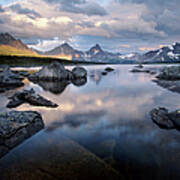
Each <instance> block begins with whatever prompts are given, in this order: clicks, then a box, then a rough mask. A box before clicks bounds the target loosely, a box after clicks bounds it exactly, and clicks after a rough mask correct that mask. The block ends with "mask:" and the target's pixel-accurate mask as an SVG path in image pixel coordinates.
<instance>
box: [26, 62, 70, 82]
mask: <svg viewBox="0 0 180 180" xmlns="http://www.w3.org/2000/svg"><path fill="white" fill-rule="evenodd" d="M28 78H29V79H30V80H32V81H59V80H71V79H72V73H71V72H70V71H69V70H66V69H65V68H64V66H63V65H61V64H60V63H59V62H53V63H51V64H49V65H48V66H44V67H43V68H42V69H41V70H40V71H38V72H36V73H34V74H32V75H30V76H29V77H28Z"/></svg>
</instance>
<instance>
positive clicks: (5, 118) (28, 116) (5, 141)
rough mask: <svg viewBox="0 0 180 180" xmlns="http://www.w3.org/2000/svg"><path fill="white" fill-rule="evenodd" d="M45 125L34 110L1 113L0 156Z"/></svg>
mask: <svg viewBox="0 0 180 180" xmlns="http://www.w3.org/2000/svg"><path fill="white" fill-rule="evenodd" d="M43 127H44V123H43V120H42V117H41V115H40V114H39V113H37V112H34V111H23V112H20V111H11V112H4V113H1V114H0V157H2V156H3V155H5V154H6V153H7V152H8V151H9V150H11V149H12V148H13V147H15V146H17V145H18V144H20V143H21V142H23V141H24V140H25V139H27V138H28V137H30V136H32V135H33V134H35V133H36V132H38V131H40V130H41V129H42V128H43Z"/></svg>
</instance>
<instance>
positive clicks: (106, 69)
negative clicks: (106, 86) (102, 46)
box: [105, 67, 114, 72]
mask: <svg viewBox="0 0 180 180" xmlns="http://www.w3.org/2000/svg"><path fill="white" fill-rule="evenodd" d="M105 71H107V72H112V71H114V69H113V68H111V67H107V68H105Z"/></svg>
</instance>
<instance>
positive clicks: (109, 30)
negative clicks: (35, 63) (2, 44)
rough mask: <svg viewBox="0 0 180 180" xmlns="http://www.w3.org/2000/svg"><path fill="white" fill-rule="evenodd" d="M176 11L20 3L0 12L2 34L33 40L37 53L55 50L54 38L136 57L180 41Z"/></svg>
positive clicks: (113, 3)
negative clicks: (143, 51)
mask: <svg viewBox="0 0 180 180" xmlns="http://www.w3.org/2000/svg"><path fill="white" fill-rule="evenodd" d="M175 2H176V3H177V4H175ZM179 7H180V1H179V2H178V1H177V0H172V1H167V0H163V1H162V0H159V1H155V0H151V1H150V0H147V1H145V0H127V1H125V0H103V1H100V0H98V1H95V0H91V1H90V0H68V1H67V0H38V1H37V0H31V1H29V0H21V1H14V2H13V3H11V4H9V5H6V6H3V7H1V6H0V11H1V13H0V23H1V31H2V32H6V31H8V32H10V33H12V34H13V35H15V36H16V37H18V38H21V39H25V40H26V42H31V41H30V40H27V39H36V42H37V46H38V47H40V45H41V47H45V44H46V45H47V42H48V44H49V45H47V46H46V47H45V48H47V47H50V45H52V46H53V47H54V45H53V44H56V43H55V41H54V40H53V38H54V37H58V38H59V40H60V41H63V42H64V41H70V40H71V39H74V40H75V41H74V42H73V45H75V46H76V47H78V48H80V49H83V50H87V49H88V48H90V47H91V46H92V45H94V44H96V43H100V44H102V46H103V48H104V49H106V50H110V51H120V52H121V51H122V52H124V51H126V52H127V51H139V49H140V48H141V47H148V46H150V47H154V46H155V45H159V44H171V43H173V42H174V41H177V39H179V38H180V34H179V32H180V19H179V17H180V12H179V11H178V8H179ZM1 9H2V10H1ZM38 39H40V41H38ZM124 44H125V45H130V48H127V47H124V46H123V45H124Z"/></svg>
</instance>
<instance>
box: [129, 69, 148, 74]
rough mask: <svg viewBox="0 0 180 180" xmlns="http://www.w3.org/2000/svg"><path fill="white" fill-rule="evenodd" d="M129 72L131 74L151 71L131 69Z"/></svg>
mask: <svg viewBox="0 0 180 180" xmlns="http://www.w3.org/2000/svg"><path fill="white" fill-rule="evenodd" d="M131 72H132V73H151V71H150V70H148V69H132V70H131Z"/></svg>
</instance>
